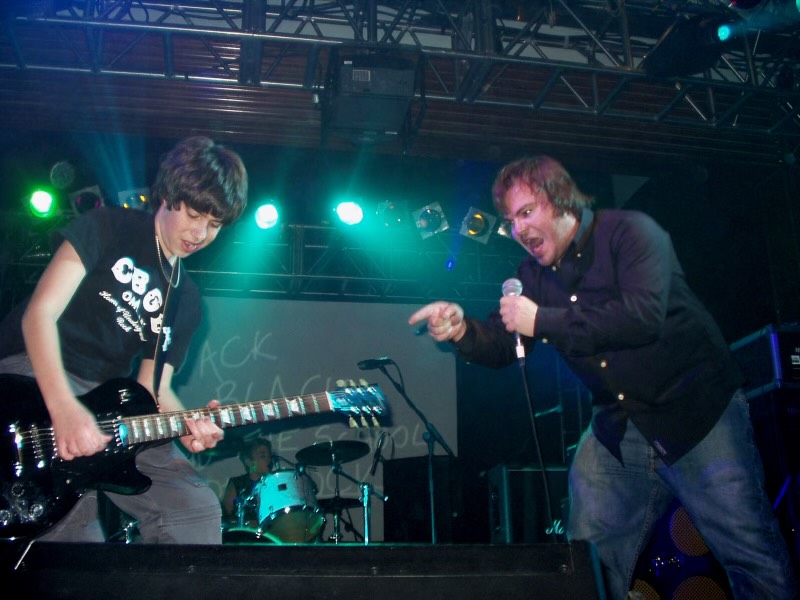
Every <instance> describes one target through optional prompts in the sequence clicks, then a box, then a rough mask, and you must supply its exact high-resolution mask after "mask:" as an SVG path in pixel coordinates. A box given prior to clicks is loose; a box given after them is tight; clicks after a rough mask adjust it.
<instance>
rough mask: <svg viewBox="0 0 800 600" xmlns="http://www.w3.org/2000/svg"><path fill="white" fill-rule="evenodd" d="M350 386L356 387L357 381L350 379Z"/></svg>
mask: <svg viewBox="0 0 800 600" xmlns="http://www.w3.org/2000/svg"><path fill="white" fill-rule="evenodd" d="M350 387H356V382H355V381H353V380H352V379H351V380H350Z"/></svg>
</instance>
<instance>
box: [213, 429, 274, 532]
mask: <svg viewBox="0 0 800 600" xmlns="http://www.w3.org/2000/svg"><path fill="white" fill-rule="evenodd" d="M239 459H240V460H241V461H242V464H243V465H244V468H245V472H244V473H243V474H241V475H237V476H236V477H231V478H230V479H229V480H228V485H227V486H226V487H225V494H224V496H223V497H222V520H223V524H224V525H226V526H228V527H251V528H256V527H258V501H257V492H258V482H259V481H260V480H261V478H262V477H264V475H266V474H267V473H269V472H271V471H272V470H273V464H272V444H270V442H269V440H267V439H265V438H262V437H256V438H253V439H250V440H247V441H245V442H244V443H243V445H242V447H241V449H240V450H239Z"/></svg>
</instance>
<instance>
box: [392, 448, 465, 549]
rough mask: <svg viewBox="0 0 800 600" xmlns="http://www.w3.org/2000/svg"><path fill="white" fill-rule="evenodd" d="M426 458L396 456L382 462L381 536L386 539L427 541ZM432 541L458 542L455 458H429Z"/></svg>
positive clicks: (458, 472) (458, 488)
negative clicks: (431, 490) (434, 532)
mask: <svg viewBox="0 0 800 600" xmlns="http://www.w3.org/2000/svg"><path fill="white" fill-rule="evenodd" d="M428 481H429V479H428V457H427V456H414V457H411V458H398V459H393V460H387V461H385V462H384V463H383V491H384V493H385V494H386V496H388V497H389V500H387V501H386V503H385V504H384V506H383V539H384V540H385V541H387V542H403V543H405V542H422V543H424V542H431V541H432V540H433V535H432V532H431V500H430V486H429V484H428ZM433 497H434V513H433V515H434V521H435V524H436V541H437V542H439V543H450V542H458V541H460V540H458V539H457V537H458V536H457V529H458V522H459V516H460V514H461V506H462V504H461V470H460V466H459V463H458V461H457V460H456V459H453V458H450V457H449V456H434V457H433Z"/></svg>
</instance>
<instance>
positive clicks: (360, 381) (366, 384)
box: [358, 379, 369, 387]
mask: <svg viewBox="0 0 800 600" xmlns="http://www.w3.org/2000/svg"><path fill="white" fill-rule="evenodd" d="M358 385H360V386H361V387H367V386H368V385H369V384H368V383H367V380H366V379H359V380H358Z"/></svg>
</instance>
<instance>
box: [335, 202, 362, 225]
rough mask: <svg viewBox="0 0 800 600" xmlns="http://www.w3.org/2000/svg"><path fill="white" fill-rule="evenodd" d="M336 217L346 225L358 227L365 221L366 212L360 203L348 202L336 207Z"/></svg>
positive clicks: (340, 203)
mask: <svg viewBox="0 0 800 600" xmlns="http://www.w3.org/2000/svg"><path fill="white" fill-rule="evenodd" d="M336 215H337V216H338V217H339V220H340V221H341V222H342V223H344V224H345V225H358V224H359V223H361V221H362V220H363V219H364V210H363V209H362V208H361V206H360V205H359V204H358V202H354V201H352V200H346V201H344V202H339V204H337V205H336Z"/></svg>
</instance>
